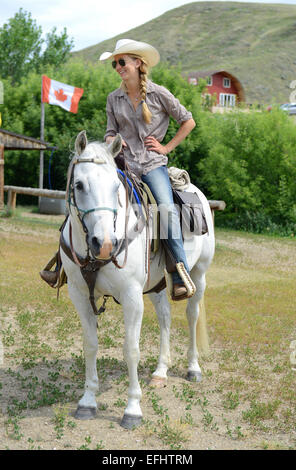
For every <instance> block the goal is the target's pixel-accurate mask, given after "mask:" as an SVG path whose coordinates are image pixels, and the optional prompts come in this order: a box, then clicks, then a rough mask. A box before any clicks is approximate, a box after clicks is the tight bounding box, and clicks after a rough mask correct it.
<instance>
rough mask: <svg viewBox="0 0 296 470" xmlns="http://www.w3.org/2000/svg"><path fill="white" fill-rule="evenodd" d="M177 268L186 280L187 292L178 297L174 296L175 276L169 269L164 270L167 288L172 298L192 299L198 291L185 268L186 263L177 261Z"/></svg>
mask: <svg viewBox="0 0 296 470" xmlns="http://www.w3.org/2000/svg"><path fill="white" fill-rule="evenodd" d="M176 268H177V271H178V274H179V276H180V278H181V280H182V281H183V282H184V286H185V287H186V290H187V292H186V294H184V295H179V296H177V297H175V296H174V288H173V286H174V285H173V276H172V274H171V273H168V272H167V270H166V269H165V270H164V275H165V280H166V285H167V290H168V293H169V296H170V297H171V299H172V300H184V299H190V297H192V296H193V295H194V294H195V292H196V287H195V285H194V283H193V281H192V279H191V277H190V276H189V274H188V272H187V271H186V269H185V266H184V263H182V262H180V263H176Z"/></svg>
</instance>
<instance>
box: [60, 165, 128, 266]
mask: <svg viewBox="0 0 296 470" xmlns="http://www.w3.org/2000/svg"><path fill="white" fill-rule="evenodd" d="M78 163H96V164H102V163H106V161H105V159H102V158H99V157H93V158H79V157H77V158H76V159H75V160H74V161H73V162H72V169H71V175H70V182H69V190H68V195H67V202H68V207H69V212H71V207H74V209H75V211H76V216H77V218H78V220H79V221H80V224H81V226H82V229H83V231H84V233H85V235H86V239H85V241H86V246H87V256H86V258H85V263H84V264H86V263H91V262H96V261H99V262H102V261H103V262H104V264H106V262H109V261H112V262H113V263H114V264H115V265H116V266H117V267H120V268H123V267H124V266H125V264H126V259H127V255H126V256H125V260H124V263H123V265H122V266H119V265H118V263H117V261H116V255H117V254H118V253H119V251H121V248H122V244H123V242H124V239H126V233H127V226H128V219H129V213H130V205H131V204H130V202H131V201H130V200H129V193H128V186H127V178H126V175H125V195H126V198H125V199H126V201H125V202H126V214H125V229H124V232H125V236H124V238H123V239H122V240H121V243H119V246H118V247H117V250H116V252H115V253H114V254H113V255H112V256H111V257H110V258H108V259H105V258H104V259H100V258H99V257H95V258H94V257H92V256H91V255H90V253H91V250H90V247H89V242H88V240H89V236H88V235H89V233H88V228H87V226H86V224H85V221H84V219H85V217H86V216H87V215H88V214H90V213H93V212H97V211H110V212H112V213H113V225H114V232H115V231H116V220H117V212H118V210H117V209H114V208H112V207H108V206H97V207H93V208H91V209H87V210H85V209H82V208H81V207H79V206H78V204H77V202H76V197H75V188H74V169H75V166H76V165H77V164H78ZM126 241H127V240H126ZM70 245H71V250H72V252H73V258H74V259H75V262H76V264H78V265H79V266H80V267H81V263H80V262H79V261H78V258H77V257H75V251H74V248H73V243H72V224H71V222H70ZM127 249H128V245H127V244H126V252H127ZM77 261H78V263H77Z"/></svg>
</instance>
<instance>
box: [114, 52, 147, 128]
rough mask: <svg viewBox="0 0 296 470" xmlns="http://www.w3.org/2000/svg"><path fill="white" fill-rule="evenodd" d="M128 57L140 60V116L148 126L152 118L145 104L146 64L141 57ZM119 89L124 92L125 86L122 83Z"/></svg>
mask: <svg viewBox="0 0 296 470" xmlns="http://www.w3.org/2000/svg"><path fill="white" fill-rule="evenodd" d="M127 55H129V56H130V57H131V58H132V59H134V60H136V59H140V60H141V65H140V67H139V77H140V95H141V99H142V101H141V103H142V116H143V119H144V121H145V122H146V124H150V122H151V118H152V113H151V111H150V109H149V108H148V106H147V103H146V92H147V80H148V64H147V62H146V61H145V59H144V58H143V57H141V56H138V55H135V54H127ZM121 87H122V88H123V89H124V90H125V91H127V90H126V87H125V84H124V83H122V84H121Z"/></svg>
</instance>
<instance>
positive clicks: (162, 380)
mask: <svg viewBox="0 0 296 470" xmlns="http://www.w3.org/2000/svg"><path fill="white" fill-rule="evenodd" d="M167 383H168V379H167V378H166V377H159V376H157V375H154V376H153V377H152V379H151V380H150V382H149V387H151V388H164V387H166V386H167Z"/></svg>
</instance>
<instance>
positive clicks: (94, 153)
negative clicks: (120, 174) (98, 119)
mask: <svg viewBox="0 0 296 470" xmlns="http://www.w3.org/2000/svg"><path fill="white" fill-rule="evenodd" d="M77 157H78V155H77V153H76V152H73V157H72V159H71V161H70V164H69V167H68V171H67V187H66V201H68V197H69V188H70V182H71V176H72V170H73V165H74V163H75V161H76V159H77ZM94 157H99V158H100V159H102V164H104V163H106V164H108V165H111V166H113V167H115V168H116V163H115V161H114V157H113V155H111V153H110V152H109V151H108V144H106V142H99V141H97V140H96V141H93V142H89V143H88V144H87V146H86V147H85V149H84V150H83V152H82V153H81V154H80V155H79V158H80V159H81V160H83V159H86V160H87V159H88V158H94Z"/></svg>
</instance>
